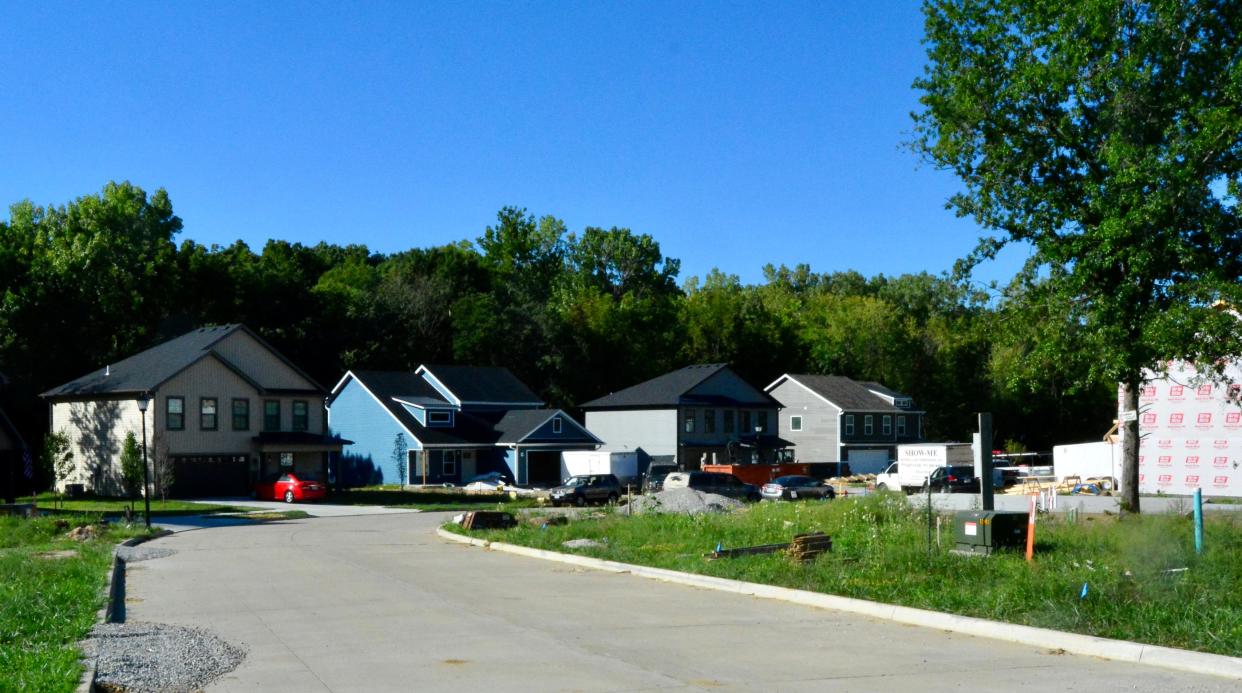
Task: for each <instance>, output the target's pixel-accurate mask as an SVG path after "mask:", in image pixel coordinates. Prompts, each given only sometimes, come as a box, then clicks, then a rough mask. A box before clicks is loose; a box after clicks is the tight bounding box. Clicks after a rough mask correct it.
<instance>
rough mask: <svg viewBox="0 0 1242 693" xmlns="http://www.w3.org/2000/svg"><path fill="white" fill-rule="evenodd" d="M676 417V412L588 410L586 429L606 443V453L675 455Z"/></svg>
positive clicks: (655, 410) (604, 447)
mask: <svg viewBox="0 0 1242 693" xmlns="http://www.w3.org/2000/svg"><path fill="white" fill-rule="evenodd" d="M677 414H678V412H677V410H676V409H634V410H628V411H589V412H587V413H586V428H587V430H589V431H590V432H591V433H593V434H594V435H595V437H596V438H599V439H600V440H602V441H604V446H603V448H602V449H604V450H612V451H618V452H640V453H646V454H647V455H676V454H677V431H678V428H677V426H678V424H679V421H678V418H677ZM641 457H642V456H641V455H640V458H641Z"/></svg>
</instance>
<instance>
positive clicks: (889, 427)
mask: <svg viewBox="0 0 1242 693" xmlns="http://www.w3.org/2000/svg"><path fill="white" fill-rule="evenodd" d="M880 430H881V431H883V432H884V435H886V436H889V435H892V434H893V417H892V416H891V415H889V414H885V415H884V418H883V419H880Z"/></svg>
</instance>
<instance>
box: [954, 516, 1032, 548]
mask: <svg viewBox="0 0 1242 693" xmlns="http://www.w3.org/2000/svg"><path fill="white" fill-rule="evenodd" d="M1028 518H1029V516H1028V515H1027V514H1026V513H1024V512H1005V511H1000V510H961V511H958V513H957V514H956V515H955V516H954V519H953V534H954V537H955V540H956V542H957V546H956V547H955V548H954V552H956V553H964V554H971V555H978V556H990V555H992V554H993V553H994V552H995V551H996V550H997V549H1006V548H1020V547H1022V546H1025V545H1026V525H1027V520H1028Z"/></svg>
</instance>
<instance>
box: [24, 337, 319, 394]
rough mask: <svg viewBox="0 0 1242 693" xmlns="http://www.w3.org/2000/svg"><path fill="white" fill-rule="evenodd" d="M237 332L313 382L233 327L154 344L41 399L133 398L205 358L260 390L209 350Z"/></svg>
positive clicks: (278, 355)
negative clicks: (214, 360) (218, 363)
mask: <svg viewBox="0 0 1242 693" xmlns="http://www.w3.org/2000/svg"><path fill="white" fill-rule="evenodd" d="M239 330H241V331H245V332H246V333H247V334H249V335H250V336H251V337H254V339H255V341H257V342H259V343H260V344H262V345H263V346H265V347H267V348H268V349H269V350H271V352H272V353H273V354H275V355H276V356H277V357H278V358H280V359H281V360H282V361H284V362H285V363H286V364H288V365H289V367H290V368H292V369H293V370H295V371H297V373H298V374H299V375H301V376H302V377H304V378H306V379H307V380H308V381H310V382H311V383H314V382H315V381H314V380H311V378H310V376H307V375H306V374H305V373H303V372H302V371H301V370H300V369H298V368H297V366H294V365H293V364H292V363H290V362H289V361H288V360H287V359H285V358H284V356H282V355H281V354H280V353H279V352H278V351H276V350H275V349H273V348H272V347H271V346H270V345H268V343H267V342H265V341H263V339H262V338H261V337H259V336H258V335H257V334H255V333H254V332H252V331H250V330H248V329H246V327H245V326H244V325H239V324H233V325H216V326H213V327H201V328H199V329H197V330H194V331H192V332H187V333H186V334H183V335H181V336H180V337H176V338H174V339H170V340H168V341H167V342H163V343H162V344H157V345H155V346H153V347H151V348H150V349H147V350H146V351H140V352H138V353H137V354H134V355H133V356H130V357H128V358H125V359H122V360H120V361H118V362H116V363H113V364H109V365H107V366H105V367H103V368H100V369H99V370H97V371H94V372H92V373H88V374H86V375H84V376H82V377H81V378H78V379H76V380H72V381H70V382H68V383H65V384H64V385H61V386H59V387H54V388H52V389H51V390H48V391H47V392H44V393H43V395H42V396H43V397H47V398H51V399H56V398H78V397H90V396H94V395H119V394H134V395H137V394H141V393H143V392H150V391H152V390H154V389H156V388H157V387H159V386H160V385H161V384H162V383H164V382H165V381H167V380H168V379H169V378H171V377H173V376H174V375H176V374H178V373H180V372H181V371H183V370H185V369H186V368H188V367H189V366H191V365H193V364H195V363H197V362H198V361H200V360H201V359H204V358H207V357H215V358H217V359H219V360H220V361H222V362H223V363H224V364H225V365H226V366H228V367H229V368H231V369H233V370H234V371H235V372H237V373H238V375H240V376H242V377H243V378H245V379H247V380H250V381H251V382H252V384H255V386H256V387H258V388H260V389H262V383H261V382H259V383H256V382H255V381H254V378H255V377H261V374H256V373H242V372H240V371H239V370H238V369H237V367H236V366H234V365H233V364H231V363H229V362H228V360H226V359H225V358H223V357H222V356H220V355H219V354H216V353H214V352H213V351H212V347H213V346H214V345H215V344H217V343H218V342H220V341H221V340H222V339H224V338H225V337H228V336H229V335H231V334H233V333H234V332H237V331H239ZM313 391H315V392H322V391H323V388H322V387H320V386H319V385H315V388H314V390H313Z"/></svg>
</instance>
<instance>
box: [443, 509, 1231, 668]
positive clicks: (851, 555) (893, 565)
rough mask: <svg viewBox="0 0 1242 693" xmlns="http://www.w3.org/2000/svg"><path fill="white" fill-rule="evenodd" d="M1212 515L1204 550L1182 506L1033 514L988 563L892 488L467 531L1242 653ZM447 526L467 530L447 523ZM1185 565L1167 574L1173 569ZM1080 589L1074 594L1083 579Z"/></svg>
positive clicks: (1227, 552) (1223, 524) (1218, 526)
mask: <svg viewBox="0 0 1242 693" xmlns="http://www.w3.org/2000/svg"><path fill="white" fill-rule="evenodd" d="M1220 515H1224V516H1219V517H1218V516H1213V517H1211V518H1209V520H1208V523H1207V526H1206V530H1205V531H1206V539H1205V545H1206V547H1207V549H1206V550H1205V552H1204V553H1203V554H1201V555H1196V554H1195V552H1194V541H1193V529H1192V527H1191V524H1190V521H1189V520H1188V519H1186V518H1184V517H1180V516H1177V515H1167V516H1143V517H1141V518H1137V517H1136V518H1130V519H1127V520H1126V521H1125V522H1118V521H1117V520H1116V518H1110V517H1087V518H1080V519H1079V521H1078V522H1077V523H1076V524H1069V523H1066V522H1064V521H1063V520H1062V519H1061V518H1048V519H1046V520H1041V522H1040V524H1039V527H1038V531H1037V534H1036V537H1037V539H1038V543H1037V548H1038V550H1037V553H1036V559H1035V561H1034V563H1031V564H1028V563H1027V562H1026V561H1025V560H1024V559H1023V556H1022V554H1021V552H1017V551H1013V552H1002V553H1000V554H997V555H995V556H992V557H989V558H986V559H985V558H977V557H976V558H968V557H962V556H956V555H953V554H951V553H950V549H951V548H952V544H953V541H952V534H951V531H952V530H951V528H952V524H951V522H952V520H951V518H949V517H945V518H942V519H944V520H946V522H945V524H944V527H945V528H946V529H944V530H943V531H944V532H945V536H943V537H942V543H941V545H940V546H933V547H932V549H931V551H930V552H929V550H928V545H927V516H926V513H925V511H924V510H923V509H920V508H918V507H917V506H915V505H912V504H910V503H909V501H908V499H907V498H905V497H904V496H901V495H899V494H887V493H886V494H874V495H870V496H865V497H863V498H848V499H846V498H842V499H838V500H836V501H831V502H823V503H819V502H807V503H760V504H755V505H752V506H750V507H748V508H746V509H744V510H743V511H741V512H738V513H733V514H722V515H701V516H694V517H690V516H684V515H649V516H633V517H629V516H626V515H625V513H624V509H619V510H617V511H615V512H614V513H612V514H610V515H608V516H606V517H604V518H603V519H599V520H583V521H576V522H571V523H570V524H568V525H562V526H555V525H553V526H548V527H546V528H538V527H530V526H519V527H516V528H514V529H509V530H497V531H488V532H479V533H475V534H478V535H480V536H482V537H484V538H487V539H490V540H493V541H503V542H508V543H513V544H520V545H524V546H533V547H536V548H541V549H547V550H551V551H565V549H564V547H562V545H561V543H562V542H564V541H567V540H570V539H576V538H580V537H585V538H590V539H595V540H597V541H600V542H601V544H602V546H601V547H598V548H586V549H577V550H574V551H573V552H574V553H582V554H586V555H591V556H595V557H598V558H604V559H608V560H615V561H621V562H625V563H636V564H639V565H648V566H655V567H659V568H669V569H674V570H682V571H688V572H693V573H701V574H706V575H713V576H718V577H725V578H732V579H738V580H747V581H751V582H762V583H769V584H775V585H780V586H783V587H791V588H795V589H807V590H813V591H819V592H827V593H831V594H839V595H842V596H847V597H856V598H859V599H869V600H874V601H879V602H883V603H890V604H901V605H904V606H912V607H916V608H922V609H932V610H937V611H946V612H949V613H956V614H963V615H967V616H976V617H980V618H989V619H995V620H1001V621H1008V622H1011V623H1021V624H1025V625H1031V626H1038V627H1044V628H1056V629H1061V630H1068V631H1072V632H1077V633H1084V634H1089V635H1095V636H1100V637H1108V638H1119V639H1123V640H1137V641H1139V642H1146V643H1152V644H1157V645H1165V646H1169V647H1181V648H1188V649H1192V650H1202V651H1205V652H1216V653H1219V654H1226V655H1230V656H1238V655H1242V593H1240V592H1239V591H1238V590H1237V589H1236V586H1237V585H1238V584H1239V583H1238V581H1239V580H1242V565H1240V564H1239V562H1238V561H1237V555H1238V551H1239V550H1242V526H1240V525H1239V522H1238V519H1237V518H1233V517H1230V516H1231V515H1232V513H1227V514H1220ZM448 527H449V528H450V529H452V530H453V531H458V532H462V533H465V531H464V530H461V529H460V528H456V527H455V526H453V525H449V526H448ZM809 531H822V532H825V533H827V534H829V535H830V536H831V537H832V539H833V551H832V553H830V554H827V555H825V556H823V557H821V558H819V559H817V560H816V561H814V562H812V563H808V564H803V563H800V562H796V561H791V560H789V559H788V558H786V557H785V556H782V555H780V554H770V555H760V556H749V557H740V558H732V559H727V560H718V561H708V560H706V559H705V558H704V554H706V553H708V552H710V551H711V550H712V549H714V548H715V546H716V544H717V543H720V544H722V545H723V546H724V547H725V548H736V547H742V546H753V545H757V544H769V543H777V542H786V541H789V540H790V539H791V538H792V537H793V535H794V534H797V533H800V532H809ZM1184 567H1189V570H1188V571H1185V572H1177V573H1168V572H1165V571H1167V570H1168V569H1171V568H1184ZM1084 582H1086V583H1088V585H1089V592H1088V597H1087V598H1086V599H1080V598H1079V595H1080V592H1081V588H1082V585H1083V583H1084Z"/></svg>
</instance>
